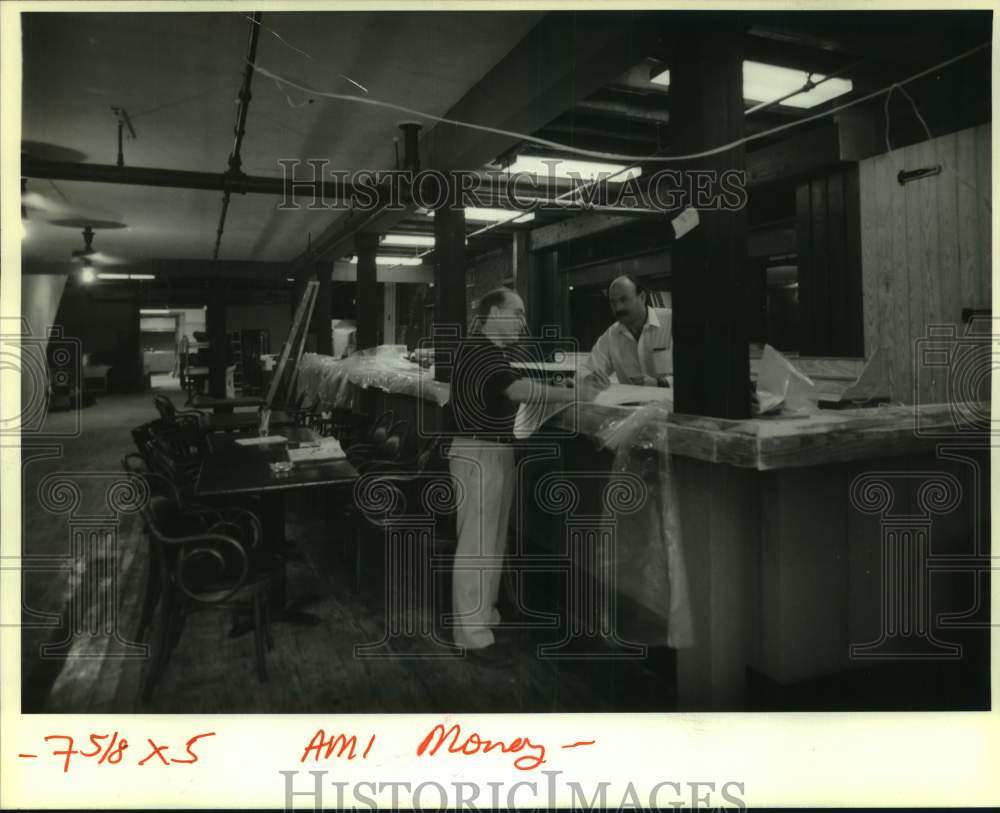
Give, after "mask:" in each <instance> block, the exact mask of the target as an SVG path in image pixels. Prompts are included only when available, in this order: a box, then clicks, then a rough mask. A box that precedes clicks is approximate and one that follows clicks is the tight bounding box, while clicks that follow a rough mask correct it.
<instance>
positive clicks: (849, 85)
mask: <svg viewBox="0 0 1000 813" xmlns="http://www.w3.org/2000/svg"><path fill="white" fill-rule="evenodd" d="M810 76H811V77H812V81H813V82H819V81H820V80H821V79H825V78H826V77H825V76H824V75H823V74H821V73H813V74H810V73H809V72H808V71H799V70H795V69H794V68H783V67H781V66H779V65H767V64H765V63H763V62H753V61H751V60H749V59H748V60H746V61H745V62H744V63H743V98H744V99H746V100H747V101H751V102H761V103H767V102H773V101H774V100H775V99H780V98H781V97H782V96H784V95H786V94H788V93H791V92H792V91H794V90H798V89H799V88H801V87H802V86H803V85H805V83H806V82H807V81H808V80H809V78H810ZM649 81H650V83H651V84H654V85H661V86H663V87H669V85H670V71H668V70H667V71H663V72H662V73H658V74H657V75H656V76H654V77H652V78H651V79H650V80H649ZM852 90H854V83H853V82H852V81H851V80H850V79H840V78H838V77H834V78H833V79H827V80H826V81H825V82H823V84H822V85H819V86H818V87H814V88H813V89H812V90H808V91H806V92H804V93H797V94H796V95H795V96H789V98H787V99H785V100H784V101H782V102H781V105H782V106H787V107H799V108H809V107H815V106H816V105H818V104H823V102H828V101H830V99H835V98H837V97H838V96H843V95H844V94H845V93H850V92H851V91H852Z"/></svg>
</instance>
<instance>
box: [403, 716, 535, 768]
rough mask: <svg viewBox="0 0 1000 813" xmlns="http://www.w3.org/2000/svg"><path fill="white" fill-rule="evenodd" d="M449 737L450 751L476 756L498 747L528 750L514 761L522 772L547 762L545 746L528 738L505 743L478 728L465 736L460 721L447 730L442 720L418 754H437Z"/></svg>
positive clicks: (516, 751) (513, 751)
mask: <svg viewBox="0 0 1000 813" xmlns="http://www.w3.org/2000/svg"><path fill="white" fill-rule="evenodd" d="M449 739H450V740H451V741H450V742H449V743H448V749H447V752H448V753H449V754H463V755H464V756H473V755H475V754H488V753H490V752H491V751H497V750H499V751H500V752H502V753H504V754H520V753H521V752H522V751H528V753H525V754H521V756H519V757H517V759H515V760H514V767H515V768H517V769H518V770H519V771H530V770H533V769H535V768H537V767H538V766H539V765H541V764H543V763H544V762H545V746H544V745H542V744H540V743H538V744H536V743H533V742H532V741H531V740H529V739H528V738H527V737H515V738H514V739H512V740H511V741H510V742H504V741H503V740H488V739H484V738H483V737H480V736H479V734H478V733H477V732H475V731H473V732H472V733H470V734H467V735H463V734H462V728H461V726H459V725H458V723H455V724H454V725H452V727H451V728H448V729H445V727H444V725H442V724H441V723H438V724H437V725H436V726H434V728H432V729H431V730H430V731H428V732H427V736H426V737H424V739H423V740H422V741H421V743H420V745H418V746H417V756H418V757H419V756H423V755H424V754H425V753H426V754H427V755H428V756H431V757H432V756H434V755H435V754H436V753H437V752H438V751H439V750H440V749H441V747H442V746H443V745H444V744H445V742H447V741H448V740H449Z"/></svg>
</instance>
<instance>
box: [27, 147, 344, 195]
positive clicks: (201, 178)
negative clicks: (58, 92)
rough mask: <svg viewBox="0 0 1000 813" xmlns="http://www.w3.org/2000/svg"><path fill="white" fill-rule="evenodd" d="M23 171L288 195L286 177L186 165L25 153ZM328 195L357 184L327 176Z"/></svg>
mask: <svg viewBox="0 0 1000 813" xmlns="http://www.w3.org/2000/svg"><path fill="white" fill-rule="evenodd" d="M21 175H22V176H23V177H25V178H47V179H49V180H53V181H87V182H90V183H113V184H124V185H127V186H157V187H162V188H165V189H206V190H211V191H225V190H229V191H231V192H236V193H239V194H245V193H257V194H261V195H284V193H285V180H284V179H283V178H270V177H266V176H260V175H244V174H243V173H231V172H192V171H188V170H182V169H158V168H153V167H119V166H114V165H112V164H83V163H76V162H71V161H40V160H38V159H37V158H31V157H29V156H22V158H21ZM320 187H321V189H320V190H318V191H317V194H319V192H322V193H323V194H325V196H326V197H327V198H328V199H335V198H337V197H338V196H340V195H347V194H349V193H350V192H352V191H353V190H354V185H353V184H344V183H340V182H338V181H337V180H335V179H334V178H332V177H331V178H327V179H325V180H324V181H323V183H322V184H321V185H320ZM310 188H315V185H314V184H313V183H312V182H311V181H307V180H304V179H303V180H301V181H300V180H299V179H298V178H296V179H295V192H296V193H297V194H300V195H304V194H305V193H306V191H308V189H310Z"/></svg>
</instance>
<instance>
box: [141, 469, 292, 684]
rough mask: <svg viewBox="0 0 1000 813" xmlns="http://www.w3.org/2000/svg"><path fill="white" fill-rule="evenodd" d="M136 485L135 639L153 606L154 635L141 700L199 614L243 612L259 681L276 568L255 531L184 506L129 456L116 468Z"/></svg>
mask: <svg viewBox="0 0 1000 813" xmlns="http://www.w3.org/2000/svg"><path fill="white" fill-rule="evenodd" d="M122 465H123V468H124V469H125V471H126V472H127V473H128V475H129V476H130V477H135V478H138V479H139V480H141V482H142V487H143V488H144V489H145V493H147V494H148V499H146V500H145V502H144V505H143V508H142V518H143V523H144V526H145V531H146V536H147V539H148V542H149V553H150V565H149V567H150V569H149V578H148V581H147V592H146V596H145V597H144V600H143V606H142V614H141V617H140V619H139V627H138V633H139V634H138V636H137V639H138V640H142V639H143V637H144V636H145V634H146V632H147V630H148V629H149V626H150V624H151V622H152V619H153V615H154V611H155V609H156V607H157V605H158V606H159V615H158V619H157V635H156V640H155V642H154V643H153V645H152V650H153V651H152V657H151V659H150V661H149V662H148V664H147V668H146V672H145V675H144V677H143V683H142V697H143V700H146V701H148V700H149V699H150V698H151V697H152V694H153V689H154V688H155V686H156V684H157V682H158V681H159V679H160V677H161V676H162V675H163V672H164V671H165V669H166V667H167V664H168V662H169V660H170V656H171V654H172V652H173V650H174V649H175V647H176V646H177V644H178V642H179V641H180V638H181V634H182V633H183V630H184V625H185V621H186V619H187V618H188V617H189V616H191V615H193V614H195V613H198V612H203V611H206V610H226V611H232V612H234V613H235V612H240V611H244V612H249V613H250V615H251V617H252V622H253V633H254V647H255V653H256V668H257V678H258V680H259V681H260V682H262V683H263V682H266V681H267V663H266V650H269V649H271V648H272V647H273V646H274V641H273V639H272V636H271V626H270V608H269V605H268V592H269V590H270V589H271V588H272V586H273V585H274V584H275V583H276V581H277V580H278V579H280V578H282V576H283V572H282V568H283V562H282V561H281V559H280V558H279V557H277V556H275V555H273V554H270V553H268V552H267V551H266V550H265V548H264V546H263V543H262V535H261V525H260V521H259V520H258V519H257V517H256V516H255V515H254V514H253V513H252V512H250V511H247V510H245V509H241V508H231V507H227V508H221V509H216V508H202V507H194V506H192V505H188V504H185V503H184V502H183V500H182V499H181V497H180V496H179V495H178V494H177V492H176V490H174V489H173V486H172V485H171V484H170V483H169V481H167V480H166V478H164V477H162V476H161V475H158V474H156V473H155V472H150V471H148V470H144V467H145V464H144V461H141V460H140V459H139V458H138V457H137V456H136V455H130V456H127V457H126V459H125V460H123V462H122Z"/></svg>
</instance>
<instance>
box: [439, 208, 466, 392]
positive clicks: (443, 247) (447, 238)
mask: <svg viewBox="0 0 1000 813" xmlns="http://www.w3.org/2000/svg"><path fill="white" fill-rule="evenodd" d="M465 309H466V301H465V209H462V208H461V207H458V206H455V207H451V206H442V207H441V208H440V209H436V210H435V212H434V326H433V329H432V335H434V336H436V337H440V338H442V339H443V338H445V337H444V336H443V334H442V333H441V331H448V333H449V334H453V335H454V337H457V338H461V337H462V336H464V335H465V331H466V330H467V328H468V325H467V324H466V310H465ZM436 350H437V348H436V347H435V351H436ZM435 358H436V359H437V360H438V361H439V362H440V361H441V359H440V357H439V354H438V353H437V352H435ZM434 377H435V378H436V379H437V380H438V381H449V380H450V379H451V366H450V365H448V364H443V363H437V364H436V365H435V368H434Z"/></svg>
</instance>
